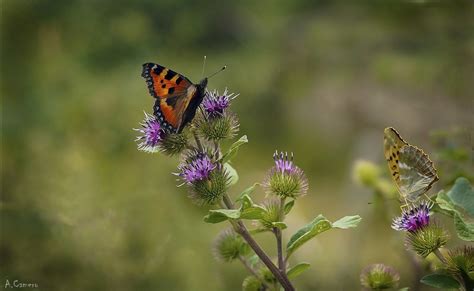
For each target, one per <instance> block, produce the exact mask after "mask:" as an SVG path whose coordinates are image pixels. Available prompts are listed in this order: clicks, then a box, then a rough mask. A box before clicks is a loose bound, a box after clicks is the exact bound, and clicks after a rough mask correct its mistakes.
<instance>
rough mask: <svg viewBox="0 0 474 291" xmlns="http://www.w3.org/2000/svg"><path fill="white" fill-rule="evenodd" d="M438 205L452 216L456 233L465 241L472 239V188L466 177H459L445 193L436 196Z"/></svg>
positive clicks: (473, 238) (473, 203)
mask: <svg viewBox="0 0 474 291" xmlns="http://www.w3.org/2000/svg"><path fill="white" fill-rule="evenodd" d="M436 202H437V203H438V205H439V207H440V208H441V209H443V210H444V211H446V212H447V213H449V214H450V215H452V216H453V220H454V226H455V228H456V232H457V235H458V237H459V238H460V239H462V240H465V241H474V190H473V189H472V186H471V185H470V183H469V181H468V180H467V179H466V178H463V177H460V178H458V179H457V180H456V182H455V183H454V186H453V187H452V188H451V190H449V191H448V192H447V193H446V192H444V191H441V192H439V193H438V195H437V197H436Z"/></svg>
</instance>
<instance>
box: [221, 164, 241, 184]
mask: <svg viewBox="0 0 474 291" xmlns="http://www.w3.org/2000/svg"><path fill="white" fill-rule="evenodd" d="M224 169H225V171H226V173H227V175H229V186H232V185H235V184H236V183H237V182H238V181H239V175H238V174H237V171H236V170H235V169H234V168H233V167H232V166H231V165H230V164H229V163H225V164H224Z"/></svg>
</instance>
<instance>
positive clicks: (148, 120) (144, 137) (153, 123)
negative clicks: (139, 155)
mask: <svg viewBox="0 0 474 291" xmlns="http://www.w3.org/2000/svg"><path fill="white" fill-rule="evenodd" d="M140 125H141V126H142V128H139V129H135V130H136V131H138V132H140V133H141V135H140V136H138V137H137V138H136V139H135V141H136V142H137V143H138V149H139V150H141V151H145V152H149V153H154V152H157V151H158V150H159V144H160V142H161V141H162V140H163V138H164V137H165V134H166V133H165V131H164V129H163V127H162V126H161V124H160V122H159V121H158V120H157V119H156V117H155V116H153V115H150V114H147V113H146V112H145V119H144V120H143V122H142V123H140Z"/></svg>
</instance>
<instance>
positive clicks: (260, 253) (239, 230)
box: [223, 194, 295, 291]
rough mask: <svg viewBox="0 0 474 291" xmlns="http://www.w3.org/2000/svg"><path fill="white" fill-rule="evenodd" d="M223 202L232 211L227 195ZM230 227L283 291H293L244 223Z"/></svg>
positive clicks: (238, 221) (289, 283)
mask: <svg viewBox="0 0 474 291" xmlns="http://www.w3.org/2000/svg"><path fill="white" fill-rule="evenodd" d="M223 201H224V204H225V205H226V206H227V208H228V209H234V205H233V203H232V201H231V200H230V198H229V196H227V194H224V197H223ZM232 225H233V226H234V229H235V232H237V233H238V234H240V235H241V236H242V237H243V238H244V239H245V241H246V242H247V243H248V244H249V246H250V247H251V248H252V250H253V251H254V252H255V254H257V256H258V257H259V258H260V260H261V261H262V262H263V263H264V264H265V266H267V268H268V269H269V270H270V272H272V274H273V276H275V278H276V279H277V280H278V282H280V284H281V286H282V287H283V289H285V291H294V290H295V288H294V287H293V285H291V282H290V280H289V279H288V277H287V276H286V274H285V273H282V272H281V271H280V270H279V269H278V267H277V266H275V264H273V262H272V260H271V259H270V258H269V257H268V256H267V254H266V253H265V251H263V249H262V248H261V247H260V245H259V244H258V243H257V242H256V241H255V240H254V239H253V237H252V236H251V235H250V233H249V231H248V230H247V227H245V225H244V223H243V222H242V221H241V220H240V219H237V220H235V223H232Z"/></svg>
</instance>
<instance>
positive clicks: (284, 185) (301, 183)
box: [263, 151, 308, 198]
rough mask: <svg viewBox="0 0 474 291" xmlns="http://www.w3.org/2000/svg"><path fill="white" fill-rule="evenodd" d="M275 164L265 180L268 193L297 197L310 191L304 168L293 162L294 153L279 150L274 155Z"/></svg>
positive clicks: (264, 183) (264, 184)
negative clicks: (289, 153)
mask: <svg viewBox="0 0 474 291" xmlns="http://www.w3.org/2000/svg"><path fill="white" fill-rule="evenodd" d="M273 160H274V161H275V166H273V167H272V168H271V169H270V170H269V172H268V174H267V177H266V178H265V180H264V182H263V186H264V188H265V190H266V192H267V194H274V195H277V196H280V197H288V198H296V197H298V196H303V195H305V194H306V193H307V192H308V180H307V179H306V175H305V174H304V172H303V170H301V169H300V168H299V167H297V166H296V165H295V164H294V163H293V154H291V155H290V156H288V153H283V152H280V153H278V151H276V152H275V154H274V155H273Z"/></svg>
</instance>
